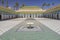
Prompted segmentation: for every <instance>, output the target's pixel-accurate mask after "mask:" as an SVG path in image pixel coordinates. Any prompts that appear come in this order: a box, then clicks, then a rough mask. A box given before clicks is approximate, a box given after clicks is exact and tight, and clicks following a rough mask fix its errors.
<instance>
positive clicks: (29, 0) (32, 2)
mask: <svg viewBox="0 0 60 40" xmlns="http://www.w3.org/2000/svg"><path fill="white" fill-rule="evenodd" d="M4 1H5V3H6V0H4ZM16 1H17V2H18V3H19V5H20V6H21V5H22V4H25V5H26V6H39V7H41V5H42V4H43V3H44V2H46V3H50V4H52V2H54V3H55V5H51V6H49V7H45V9H47V8H51V7H53V6H57V5H59V4H60V0H8V2H9V6H10V7H13V6H14V4H15V2H16ZM0 5H1V1H0ZM4 5H6V4H4Z"/></svg>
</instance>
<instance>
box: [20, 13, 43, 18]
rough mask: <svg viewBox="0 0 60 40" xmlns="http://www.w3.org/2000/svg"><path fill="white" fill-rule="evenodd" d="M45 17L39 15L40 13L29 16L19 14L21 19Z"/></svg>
mask: <svg viewBox="0 0 60 40" xmlns="http://www.w3.org/2000/svg"><path fill="white" fill-rule="evenodd" d="M42 16H43V14H39V13H35V14H33V13H32V14H29V13H27V14H22V13H20V14H19V17H20V18H40V17H42Z"/></svg>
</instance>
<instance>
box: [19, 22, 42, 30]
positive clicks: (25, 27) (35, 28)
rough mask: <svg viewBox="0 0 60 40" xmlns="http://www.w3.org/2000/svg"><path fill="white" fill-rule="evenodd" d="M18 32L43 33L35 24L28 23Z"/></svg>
mask: <svg viewBox="0 0 60 40" xmlns="http://www.w3.org/2000/svg"><path fill="white" fill-rule="evenodd" d="M18 31H41V29H40V27H39V26H37V25H35V24H34V23H33V22H27V23H26V25H24V26H22V27H20V28H19V30H18Z"/></svg>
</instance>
